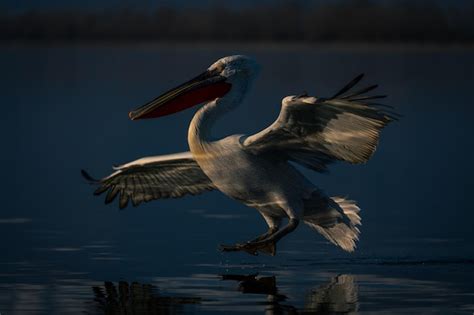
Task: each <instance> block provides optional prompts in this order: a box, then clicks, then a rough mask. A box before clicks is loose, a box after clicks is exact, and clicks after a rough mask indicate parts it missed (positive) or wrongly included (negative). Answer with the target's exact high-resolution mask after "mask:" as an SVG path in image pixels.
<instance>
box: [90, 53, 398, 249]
mask: <svg viewBox="0 0 474 315" xmlns="http://www.w3.org/2000/svg"><path fill="white" fill-rule="evenodd" d="M258 72H259V66H258V64H257V63H256V62H255V61H254V60H253V59H252V58H249V57H247V56H242V55H236V56H229V57H224V58H222V59H219V60H218V61H216V62H215V63H214V64H212V65H211V66H210V67H209V68H208V69H207V70H206V71H205V72H204V73H202V74H200V75H199V76H197V77H195V78H194V79H192V80H190V81H188V82H186V83H184V84H182V85H180V86H178V87H177V88H174V89H172V90H170V91H168V92H166V93H164V94H163V95H161V96H159V97H157V98H155V99H154V100H152V101H151V102H149V103H147V104H145V105H143V106H141V107H139V108H138V109H136V110H133V111H131V112H130V113H129V117H130V118H131V119H132V120H138V119H144V118H155V117H160V116H164V115H169V114H172V113H176V112H178V111H181V110H184V109H186V108H189V107H191V106H194V105H198V104H204V105H203V106H202V107H201V108H200V109H199V110H198V111H197V113H196V114H195V115H194V118H193V119H192V121H191V124H190V126H189V131H188V144H189V148H190V151H189V152H183V153H177V154H171V155H163V156H152V157H145V158H141V159H138V160H136V161H133V162H130V163H127V164H124V165H122V166H118V167H116V168H115V172H113V173H112V174H111V175H109V176H107V177H105V178H102V179H100V180H94V179H93V178H92V177H90V176H89V175H88V174H87V173H86V172H85V171H82V174H83V175H84V177H85V178H86V179H88V180H89V181H90V182H92V183H94V184H97V185H99V187H98V189H97V190H96V191H95V194H96V195H100V194H102V193H103V192H105V191H108V193H107V196H106V198H105V202H106V203H110V202H111V201H113V200H114V199H115V197H117V196H119V206H120V208H124V207H126V206H127V204H128V201H129V200H130V199H131V200H132V203H133V205H134V206H138V205H139V204H140V203H142V202H148V201H151V200H154V199H160V198H169V197H172V198H177V197H181V196H184V195H186V194H192V195H194V194H199V193H202V192H204V191H207V190H213V189H218V190H220V191H221V192H223V193H224V194H226V195H227V196H229V197H231V198H233V199H236V200H238V201H240V202H242V203H244V204H245V205H247V206H249V207H253V208H255V209H257V210H258V211H259V212H260V214H261V215H262V216H263V218H264V219H265V221H266V223H267V224H268V231H267V232H266V233H264V234H262V235H260V236H258V237H257V238H256V239H254V240H252V241H249V242H245V243H241V244H236V245H234V246H227V245H221V250H223V251H246V252H248V253H250V254H254V255H257V254H258V252H263V253H267V254H271V255H275V253H276V242H278V241H279V240H280V239H281V238H282V237H284V236H285V235H287V234H288V233H290V232H292V231H293V230H294V229H295V228H296V227H297V226H298V224H299V222H300V221H303V222H304V223H306V224H308V225H309V226H310V227H312V228H314V229H315V230H316V231H318V232H319V233H321V234H322V235H323V236H324V237H325V238H327V239H328V240H329V241H330V242H332V243H333V244H335V245H337V246H339V247H341V248H342V249H343V250H346V251H349V252H352V251H353V250H354V249H355V247H356V244H355V242H356V240H358V237H359V233H360V232H359V229H358V228H357V225H360V221H361V219H360V217H359V210H360V209H359V207H358V206H357V205H356V204H355V202H354V201H351V200H347V199H344V198H342V197H329V196H327V195H326V194H325V193H324V192H323V191H322V190H320V189H318V188H317V187H316V186H315V185H314V184H312V183H311V182H310V181H309V180H308V179H306V178H305V176H304V175H303V174H301V173H300V172H299V171H298V170H297V169H296V168H295V167H294V165H293V164H292V163H290V162H294V163H297V164H300V165H303V166H305V167H307V168H310V169H312V170H315V171H317V172H324V171H326V168H327V165H328V164H330V163H332V162H334V161H337V160H339V161H345V162H349V163H354V164H358V163H364V162H366V161H367V160H368V159H369V158H370V157H371V156H372V154H373V153H374V151H375V149H376V146H377V143H378V139H379V134H380V132H381V129H382V128H383V127H384V126H386V125H387V124H388V123H389V122H390V121H392V120H394V119H395V118H396V117H395V115H396V114H393V113H390V112H388V111H386V110H382V109H381V108H380V106H378V105H379V104H375V103H372V100H373V99H376V98H381V97H384V96H380V95H379V96H366V95H365V93H367V92H369V91H371V90H373V89H375V88H376V85H372V86H369V87H367V88H363V89H360V90H358V91H355V92H351V89H352V88H353V87H354V86H355V85H356V84H357V83H358V82H359V81H360V80H361V78H362V76H363V75H359V76H358V77H356V78H355V79H353V80H352V81H351V82H349V84H347V85H346V86H345V87H344V88H342V89H341V90H340V91H339V92H338V93H336V94H335V95H334V96H333V97H330V98H317V97H313V96H308V95H307V94H303V95H292V96H287V97H285V98H283V100H282V108H281V112H280V115H279V116H278V118H277V120H276V121H275V122H274V123H273V124H272V125H270V126H269V127H267V128H266V129H264V130H262V131H260V132H258V133H256V134H254V135H241V134H239V135H232V136H228V137H225V138H223V139H215V138H213V137H212V132H211V131H212V127H213V125H214V123H215V122H216V121H217V120H218V119H219V118H220V117H221V116H222V115H224V114H226V113H227V112H229V111H231V110H232V109H234V108H236V107H237V106H238V105H239V104H240V103H241V102H242V100H243V98H244V96H245V95H246V94H247V92H248V91H249V89H250V86H251V83H252V81H253V79H254V78H255V77H256V75H257V74H258ZM282 219H288V222H287V224H286V225H285V226H283V227H281V221H282Z"/></svg>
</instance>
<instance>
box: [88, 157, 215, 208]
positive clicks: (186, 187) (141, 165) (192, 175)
mask: <svg viewBox="0 0 474 315" xmlns="http://www.w3.org/2000/svg"><path fill="white" fill-rule="evenodd" d="M114 169H115V172H113V173H112V174H111V175H109V176H107V177H104V178H102V179H100V180H96V179H93V178H92V177H91V176H90V175H89V174H87V172H85V171H84V170H83V171H82V175H83V176H84V177H85V178H86V179H87V180H88V181H90V182H91V183H92V184H96V185H98V186H99V187H98V188H97V190H96V191H95V192H94V194H95V195H101V194H103V193H104V192H107V195H106V197H105V203H110V202H112V201H113V200H114V199H115V198H116V197H117V196H119V207H120V209H123V208H125V207H126V206H127V205H128V201H129V199H131V200H132V204H133V205H134V206H138V205H139V204H140V203H142V202H148V201H151V200H155V199H161V198H170V197H171V198H178V197H181V196H184V195H186V194H191V195H196V194H200V193H202V192H204V191H206V190H213V189H214V185H213V183H212V181H211V180H210V179H209V178H208V177H207V176H206V174H204V172H203V171H202V170H201V168H200V167H199V165H198V164H197V163H196V161H195V160H194V158H193V156H192V154H191V153H190V152H183V153H177V154H170V155H162V156H153V157H146V158H142V159H138V160H136V161H133V162H130V163H127V164H124V165H121V166H118V167H115V168H114Z"/></svg>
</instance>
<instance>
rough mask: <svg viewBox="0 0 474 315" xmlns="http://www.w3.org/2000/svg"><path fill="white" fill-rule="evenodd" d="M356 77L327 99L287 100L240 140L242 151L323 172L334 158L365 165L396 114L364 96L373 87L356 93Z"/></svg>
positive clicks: (303, 96)
mask: <svg viewBox="0 0 474 315" xmlns="http://www.w3.org/2000/svg"><path fill="white" fill-rule="evenodd" d="M362 76H363V75H359V76H358V77H356V78H355V79H354V80H352V81H351V82H349V83H348V84H347V85H346V86H345V87H344V88H342V89H341V90H340V91H339V92H338V93H336V94H335V95H334V96H333V97H331V98H316V97H310V96H307V95H306V94H305V95H300V96H289V97H285V98H284V99H283V101H282V108H281V111H280V115H279V116H278V118H277V120H276V121H275V122H274V123H273V124H272V125H270V126H269V127H268V128H266V129H264V130H262V131H261V132H259V133H257V134H255V135H252V136H249V137H247V138H246V139H245V140H244V141H243V146H244V148H245V149H246V150H248V151H250V152H253V153H255V154H265V153H268V154H271V155H272V156H274V157H275V158H279V157H282V158H285V159H287V160H291V161H294V162H297V163H299V164H301V165H303V166H305V167H308V168H311V169H313V170H316V171H319V172H324V171H326V170H327V165H328V164H330V163H331V162H334V161H336V160H340V161H346V162H349V163H353V164H358V163H364V162H367V160H369V158H370V157H371V156H372V154H373V153H374V151H375V149H376V147H377V143H378V140H379V134H380V131H381V130H382V129H383V127H385V126H386V125H387V124H388V123H389V122H390V121H392V120H395V119H396V116H397V114H395V113H391V112H389V111H387V110H384V109H382V108H383V106H384V105H381V104H376V103H373V100H374V99H378V98H382V97H385V96H382V95H375V96H366V95H364V94H365V93H367V92H369V91H371V90H373V89H375V88H376V87H377V86H376V85H373V86H369V87H366V88H363V89H360V90H358V91H355V92H351V89H352V88H353V87H354V86H355V85H356V84H357V83H358V82H359V81H360V80H361V78H362Z"/></svg>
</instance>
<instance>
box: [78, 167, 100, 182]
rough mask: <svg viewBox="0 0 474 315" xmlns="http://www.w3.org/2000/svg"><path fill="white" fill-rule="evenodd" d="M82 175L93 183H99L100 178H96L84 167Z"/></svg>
mask: <svg viewBox="0 0 474 315" xmlns="http://www.w3.org/2000/svg"><path fill="white" fill-rule="evenodd" d="M81 175H82V177H84V179H85V180H87V181H88V182H89V183H91V184H97V183H98V182H99V180H98V179H95V178H94V177H92V176H90V175H89V173H87V171H86V170H84V169H82V170H81Z"/></svg>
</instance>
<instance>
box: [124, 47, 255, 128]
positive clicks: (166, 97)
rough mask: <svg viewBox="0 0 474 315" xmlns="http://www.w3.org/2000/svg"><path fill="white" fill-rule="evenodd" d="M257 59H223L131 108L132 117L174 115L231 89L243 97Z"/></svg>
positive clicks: (250, 80)
mask: <svg viewBox="0 0 474 315" xmlns="http://www.w3.org/2000/svg"><path fill="white" fill-rule="evenodd" d="M259 69H260V67H259V65H258V64H257V62H256V61H255V60H254V59H252V58H250V57H248V56H244V55H234V56H228V57H224V58H221V59H219V60H217V61H216V62H214V63H213V64H212V65H211V66H210V67H209V68H207V70H206V71H204V72H203V73H201V74H200V75H198V76H197V77H195V78H193V79H191V80H189V81H187V82H186V83H183V84H181V85H179V86H178V87H176V88H174V89H171V90H169V91H167V92H165V93H163V94H162V95H160V96H159V97H157V98H155V99H154V100H152V101H151V102H148V103H147V104H145V105H143V106H140V107H139V108H137V109H135V110H133V111H131V112H130V113H129V117H130V119H132V120H136V119H144V118H156V117H161V116H165V115H170V114H174V113H176V112H179V111H182V110H184V109H187V108H189V107H192V106H195V105H198V104H202V103H205V102H209V101H212V100H215V99H217V98H222V97H224V96H225V95H226V94H228V93H229V92H231V91H232V92H233V93H238V95H241V96H243V94H244V93H245V91H246V90H247V88H248V87H249V85H250V83H251V82H252V81H253V79H254V78H255V77H256V76H257V74H258V72H259Z"/></svg>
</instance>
